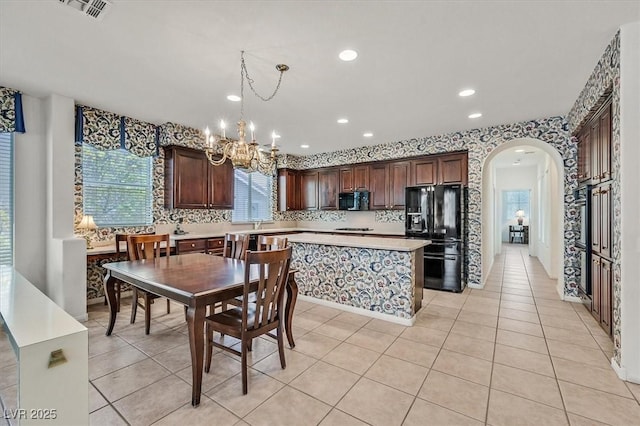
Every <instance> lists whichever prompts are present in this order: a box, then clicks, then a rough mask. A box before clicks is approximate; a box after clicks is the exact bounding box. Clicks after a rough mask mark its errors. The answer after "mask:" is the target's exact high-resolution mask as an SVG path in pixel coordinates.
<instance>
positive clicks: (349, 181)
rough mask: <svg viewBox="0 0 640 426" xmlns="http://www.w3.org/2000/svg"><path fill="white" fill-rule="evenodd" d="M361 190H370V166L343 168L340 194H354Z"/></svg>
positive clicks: (341, 170) (341, 169)
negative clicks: (353, 192)
mask: <svg viewBox="0 0 640 426" xmlns="http://www.w3.org/2000/svg"><path fill="white" fill-rule="evenodd" d="M360 189H369V166H368V165H353V166H341V167H340V192H352V191H357V190H360Z"/></svg>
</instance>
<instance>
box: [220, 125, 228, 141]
mask: <svg viewBox="0 0 640 426" xmlns="http://www.w3.org/2000/svg"><path fill="white" fill-rule="evenodd" d="M226 127H227V126H226V124H224V120H220V130H222V139H226V138H227V135H226V134H225V131H224V129H225V128H226Z"/></svg>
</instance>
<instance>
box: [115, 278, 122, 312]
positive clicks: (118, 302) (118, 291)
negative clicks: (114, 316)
mask: <svg viewBox="0 0 640 426" xmlns="http://www.w3.org/2000/svg"><path fill="white" fill-rule="evenodd" d="M121 285H122V283H120V281H116V305H117V309H116V310H117V312H120V292H121V287H120V286H121Z"/></svg>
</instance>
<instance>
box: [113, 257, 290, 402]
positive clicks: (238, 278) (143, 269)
mask: <svg viewBox="0 0 640 426" xmlns="http://www.w3.org/2000/svg"><path fill="white" fill-rule="evenodd" d="M254 266H257V265H254ZM103 267H104V268H105V269H106V270H107V274H106V275H105V279H104V290H105V293H106V295H107V301H108V304H109V327H108V328H107V333H106V335H107V336H110V335H111V332H112V331H113V327H114V325H115V322H116V316H117V314H118V312H117V310H118V309H117V308H118V307H117V303H116V292H115V286H114V284H115V282H116V280H121V281H124V282H126V283H128V284H131V285H133V286H135V287H137V288H139V289H142V290H144V291H148V292H150V293H153V294H156V295H158V296H162V297H166V298H168V299H171V300H173V301H175V302H178V303H181V304H183V305H184V306H185V308H186V319H187V327H188V330H189V347H190V351H191V370H192V375H193V385H192V386H193V387H192V394H191V405H193V406H194V407H195V406H197V405H198V404H200V395H201V393H202V366H203V359H204V318H205V316H206V312H207V306H208V305H213V304H215V303H217V302H221V301H224V300H229V299H232V298H234V297H236V296H239V295H242V293H243V288H244V269H245V262H244V261H242V260H236V259H229V258H223V257H220V256H212V255H208V254H202V253H195V254H183V255H177V256H166V257H161V258H157V259H152V260H135V261H124V262H113V263H106V264H104V265H103ZM294 274H295V271H294V270H290V271H289V276H288V279H287V286H286V289H287V300H286V304H285V321H284V328H285V332H286V335H287V340H288V342H289V345H290V346H291V347H292V348H293V347H294V346H295V342H294V340H293V333H292V329H291V322H292V318H293V310H294V307H295V303H296V298H297V296H298V287H297V285H296V282H295V279H294ZM250 279H251V281H253V280H257V279H258V270H257V268H256V270H255V273H254V271H251V275H250Z"/></svg>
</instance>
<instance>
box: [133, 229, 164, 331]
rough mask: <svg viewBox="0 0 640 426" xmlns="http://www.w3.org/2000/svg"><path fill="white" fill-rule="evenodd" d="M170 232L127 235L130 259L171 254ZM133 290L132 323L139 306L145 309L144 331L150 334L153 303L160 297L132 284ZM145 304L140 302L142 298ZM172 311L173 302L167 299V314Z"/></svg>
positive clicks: (134, 320) (147, 258)
mask: <svg viewBox="0 0 640 426" xmlns="http://www.w3.org/2000/svg"><path fill="white" fill-rule="evenodd" d="M169 244H170V240H169V234H161V235H129V236H128V237H127V251H128V253H129V259H130V260H145V259H146V260H152V259H156V258H159V257H160V256H162V255H163V254H164V255H165V256H169V251H170V247H169ZM131 288H132V290H133V300H132V304H131V324H133V323H135V322H136V313H137V312H138V306H140V307H141V308H142V309H144V332H145V334H149V330H150V329H151V304H152V303H153V301H154V299H157V298H159V297H160V296H157V295H155V294H153V293H149V292H146V291H144V290H140V289H138V288H136V287H135V286H131ZM139 299H142V300H143V301H144V304H141V303H140V300H139ZM170 312H171V303H170V301H169V299H167V314H168V313H170Z"/></svg>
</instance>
